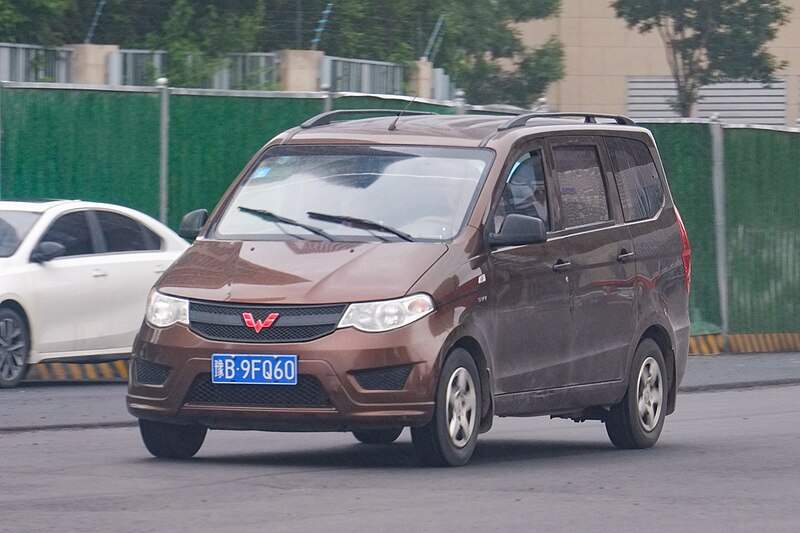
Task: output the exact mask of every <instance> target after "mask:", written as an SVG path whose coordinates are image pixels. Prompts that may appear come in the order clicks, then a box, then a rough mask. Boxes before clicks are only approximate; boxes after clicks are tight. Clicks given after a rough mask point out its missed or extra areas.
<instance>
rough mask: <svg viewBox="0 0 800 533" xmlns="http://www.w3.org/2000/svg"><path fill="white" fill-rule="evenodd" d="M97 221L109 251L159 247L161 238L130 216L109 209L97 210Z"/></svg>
mask: <svg viewBox="0 0 800 533" xmlns="http://www.w3.org/2000/svg"><path fill="white" fill-rule="evenodd" d="M97 221H98V222H99V223H100V228H101V229H102V231H103V236H104V237H105V240H106V249H107V251H109V252H133V251H138V250H158V249H160V248H161V239H159V238H158V236H157V235H155V234H154V233H153V232H152V231H150V230H148V229H147V228H145V227H143V226H142V225H141V224H139V223H138V222H137V221H135V220H133V219H132V218H129V217H126V216H124V215H120V214H119V213H112V212H110V211H97Z"/></svg>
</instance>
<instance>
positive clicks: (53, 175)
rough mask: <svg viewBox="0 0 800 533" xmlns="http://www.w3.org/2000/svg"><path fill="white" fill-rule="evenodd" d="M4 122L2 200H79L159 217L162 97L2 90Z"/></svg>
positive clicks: (0, 108)
mask: <svg viewBox="0 0 800 533" xmlns="http://www.w3.org/2000/svg"><path fill="white" fill-rule="evenodd" d="M0 114H1V116H2V125H0V126H2V133H3V136H2V146H1V147H0V150H2V152H0V164H1V165H2V166H1V167H0V197H2V198H70V199H72V198H79V199H81V200H93V201H104V202H112V203H119V204H124V205H128V206H131V207H133V208H135V209H139V210H141V211H144V212H146V213H149V214H150V215H157V214H158V195H157V194H153V191H158V149H159V148H158V147H159V101H158V95H156V94H153V93H121V92H109V91H89V90H53V89H16V88H15V89H10V88H3V89H2V90H1V91H0Z"/></svg>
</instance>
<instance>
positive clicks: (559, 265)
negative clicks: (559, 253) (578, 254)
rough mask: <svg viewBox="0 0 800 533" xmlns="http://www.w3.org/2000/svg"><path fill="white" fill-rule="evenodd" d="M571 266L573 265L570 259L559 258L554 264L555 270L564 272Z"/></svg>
mask: <svg viewBox="0 0 800 533" xmlns="http://www.w3.org/2000/svg"><path fill="white" fill-rule="evenodd" d="M570 267H572V263H571V262H570V261H564V260H563V259H559V260H558V261H556V264H555V265H553V272H563V271H564V270H569V269H570Z"/></svg>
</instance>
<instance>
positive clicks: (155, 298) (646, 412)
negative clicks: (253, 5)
mask: <svg viewBox="0 0 800 533" xmlns="http://www.w3.org/2000/svg"><path fill="white" fill-rule="evenodd" d="M359 114H362V116H366V117H369V118H360V119H357V120H343V119H344V118H345V116H346V115H351V116H353V115H356V116H357V115H359ZM387 115H388V116H387ZM182 230H183V233H184V235H188V236H197V240H196V241H195V243H194V245H193V246H192V247H191V248H190V249H189V250H188V251H187V252H186V253H185V254H184V255H183V256H182V257H181V258H180V259H178V261H176V262H175V263H174V264H173V265H172V266H171V267H170V268H169V269H168V270H167V272H166V273H165V274H164V275H163V277H162V278H161V279H160V280H159V281H158V283H157V285H156V286H155V288H154V289H153V291H152V293H151V295H150V298H149V302H148V306H147V313H146V317H145V321H144V324H143V325H142V328H141V331H140V333H139V335H138V337H137V340H136V343H135V345H134V348H133V354H132V358H131V373H130V384H129V390H128V396H127V405H128V410H129V411H130V412H131V413H132V414H133V415H134V416H136V417H137V418H139V427H140V430H141V435H142V438H143V440H144V443H145V445H146V447H147V449H148V450H149V451H150V453H152V454H153V455H155V456H157V457H171V458H185V457H191V456H193V455H194V454H195V453H196V452H197V451H198V450H199V449H200V447H201V445H202V443H203V440H204V438H205V435H206V431H207V429H208V428H211V429H255V430H267V431H352V432H353V434H354V435H355V437H356V438H357V439H358V440H360V441H362V442H364V443H368V444H389V443H392V442H393V441H394V440H395V439H396V438H397V437H398V436H399V434H400V432H401V431H402V430H403V428H404V427H410V429H411V437H412V441H413V444H414V446H415V448H416V450H417V451H418V453H419V455H420V458H421V460H422V461H423V462H425V463H427V464H433V465H461V464H464V463H466V462H467V461H468V460H469V458H470V456H471V455H472V453H473V450H474V448H475V444H476V441H477V436H478V434H479V433H482V432H485V431H487V430H489V428H490V427H491V425H492V419H493V417H494V416H532V415H551V416H554V417H562V418H571V419H574V420H587V419H592V420H599V421H602V422H604V423H605V426H606V431H607V433H608V436H609V437H610V439H611V441H612V443H613V444H614V445H616V446H618V447H620V448H646V447H649V446H652V445H653V444H655V442H656V440H657V439H658V437H659V435H660V433H661V429H662V427H663V424H664V417H665V416H666V415H667V414H670V413H671V412H672V411H673V410H674V409H675V397H676V392H677V390H678V385H679V384H680V381H681V378H682V377H683V374H684V370H685V367H686V357H687V352H688V344H689V318H688V299H689V281H690V258H689V242H688V239H687V237H686V232H685V231H684V228H683V224H682V223H681V219H680V216H679V215H678V211H677V210H676V208H675V206H674V204H673V202H672V198H671V195H670V191H669V188H668V186H667V180H666V176H665V175H664V169H663V167H662V165H661V161H660V159H659V155H658V151H657V150H656V146H655V143H654V141H653V137H652V136H651V134H650V133H649V132H648V131H647V130H646V129H644V128H641V127H638V126H636V125H635V124H634V123H633V122H632V121H630V119H627V118H625V117H621V116H608V115H597V114H584V113H580V114H528V115H521V116H516V117H511V118H509V117H502V116H486V115H483V116H479V115H461V116H439V115H432V114H428V113H420V112H398V111H376V110H370V111H360V112H354V111H333V112H329V113H324V114H322V115H319V116H317V117H314V118H312V119H310V120H308V121H307V122H305V123H304V124H302V125H301V126H300V127H298V128H294V129H291V130H289V131H287V132H284V133H283V134H281V135H279V136H277V137H276V138H275V139H273V140H272V141H270V142H269V143H268V144H267V145H266V146H265V147H264V148H263V149H262V150H261V151H259V153H258V154H257V155H256V156H255V157H254V158H253V160H252V161H251V162H250V163H249V164H248V165H247V167H246V168H245V170H244V171H243V172H242V174H241V175H240V176H239V177H238V178H237V179H236V181H235V182H234V183H233V185H232V186H231V187H230V189H229V190H228V191H227V193H226V194H225V195H224V197H223V198H222V200H221V202H220V203H219V205H218V206H217V208H216V209H215V210H214V212H213V213H212V214H211V215H210V216H208V215H207V213H206V212H205V211H202V210H200V211H195V212H192V213H189V214H188V215H186V217H184V220H183V222H182Z"/></svg>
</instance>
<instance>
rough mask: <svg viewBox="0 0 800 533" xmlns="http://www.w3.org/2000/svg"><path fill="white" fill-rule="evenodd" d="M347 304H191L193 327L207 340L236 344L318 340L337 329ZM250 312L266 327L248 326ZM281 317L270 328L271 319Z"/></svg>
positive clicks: (191, 324) (191, 325) (190, 324)
mask: <svg viewBox="0 0 800 533" xmlns="http://www.w3.org/2000/svg"><path fill="white" fill-rule="evenodd" d="M345 307H346V306H345V305H303V306H297V305H263V304H261V305H244V304H223V303H208V302H190V303H189V327H191V329H192V331H194V332H195V333H197V334H198V335H201V336H202V337H205V338H207V339H212V340H218V341H232V342H260V343H271V342H303V341H310V340H313V339H318V338H320V337H323V336H325V335H328V334H330V333H333V331H334V330H335V329H336V325H337V324H338V323H339V319H341V317H342V314H343V313H344V310H345ZM245 313H249V314H250V315H252V318H253V319H254V320H255V321H256V322H260V323H261V324H262V326H263V327H262V328H261V329H260V331H258V332H257V331H256V328H254V327H248V326H247V325H246V324H245V319H244V317H243V315H244V314H245ZM274 314H276V315H277V318H276V319H275V320H274V322H272V323H271V324H269V325H267V324H265V323H264V322H266V321H267V317H269V316H270V315H274Z"/></svg>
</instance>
